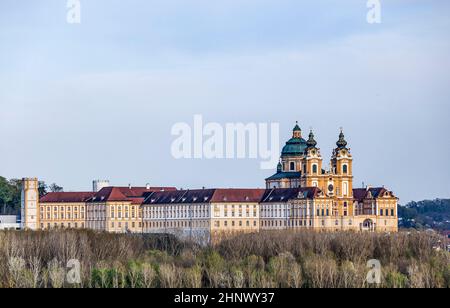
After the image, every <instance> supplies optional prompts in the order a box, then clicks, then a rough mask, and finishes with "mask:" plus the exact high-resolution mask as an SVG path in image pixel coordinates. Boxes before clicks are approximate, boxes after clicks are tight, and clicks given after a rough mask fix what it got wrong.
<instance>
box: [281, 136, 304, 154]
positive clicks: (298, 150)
mask: <svg viewBox="0 0 450 308" xmlns="http://www.w3.org/2000/svg"><path fill="white" fill-rule="evenodd" d="M307 148H308V144H307V143H306V140H305V139H303V138H292V139H290V140H289V141H288V142H286V145H285V146H284V147H283V151H282V152H281V155H303V154H304V153H305V151H306V149H307Z"/></svg>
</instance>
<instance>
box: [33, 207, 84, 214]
mask: <svg viewBox="0 0 450 308" xmlns="http://www.w3.org/2000/svg"><path fill="white" fill-rule="evenodd" d="M52 209H53V212H58V210H59V211H60V212H78V207H77V206H60V207H59V208H58V207H57V206H54V207H50V206H47V207H41V208H40V211H41V213H45V212H47V213H51V211H52ZM80 211H81V212H84V206H82V207H80Z"/></svg>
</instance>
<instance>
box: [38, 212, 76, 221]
mask: <svg viewBox="0 0 450 308" xmlns="http://www.w3.org/2000/svg"><path fill="white" fill-rule="evenodd" d="M45 217H46V218H47V220H50V219H52V215H50V213H47V215H46V216H45ZM53 219H84V213H81V214H80V215H78V213H74V214H73V215H72V213H67V214H64V213H59V214H58V213H54V214H53ZM41 220H44V214H43V213H41Z"/></svg>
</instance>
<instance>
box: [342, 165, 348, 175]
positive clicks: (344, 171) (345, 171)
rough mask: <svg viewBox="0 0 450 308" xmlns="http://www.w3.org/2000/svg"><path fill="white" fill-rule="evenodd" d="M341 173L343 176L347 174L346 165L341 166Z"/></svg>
mask: <svg viewBox="0 0 450 308" xmlns="http://www.w3.org/2000/svg"><path fill="white" fill-rule="evenodd" d="M342 173H343V174H347V173H348V166H347V165H343V166H342Z"/></svg>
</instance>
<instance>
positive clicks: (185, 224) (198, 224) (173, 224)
mask: <svg viewBox="0 0 450 308" xmlns="http://www.w3.org/2000/svg"><path fill="white" fill-rule="evenodd" d="M191 227H192V228H208V227H209V221H205V220H203V221H201V220H200V221H147V222H145V228H147V229H148V228H152V229H162V228H191Z"/></svg>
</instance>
